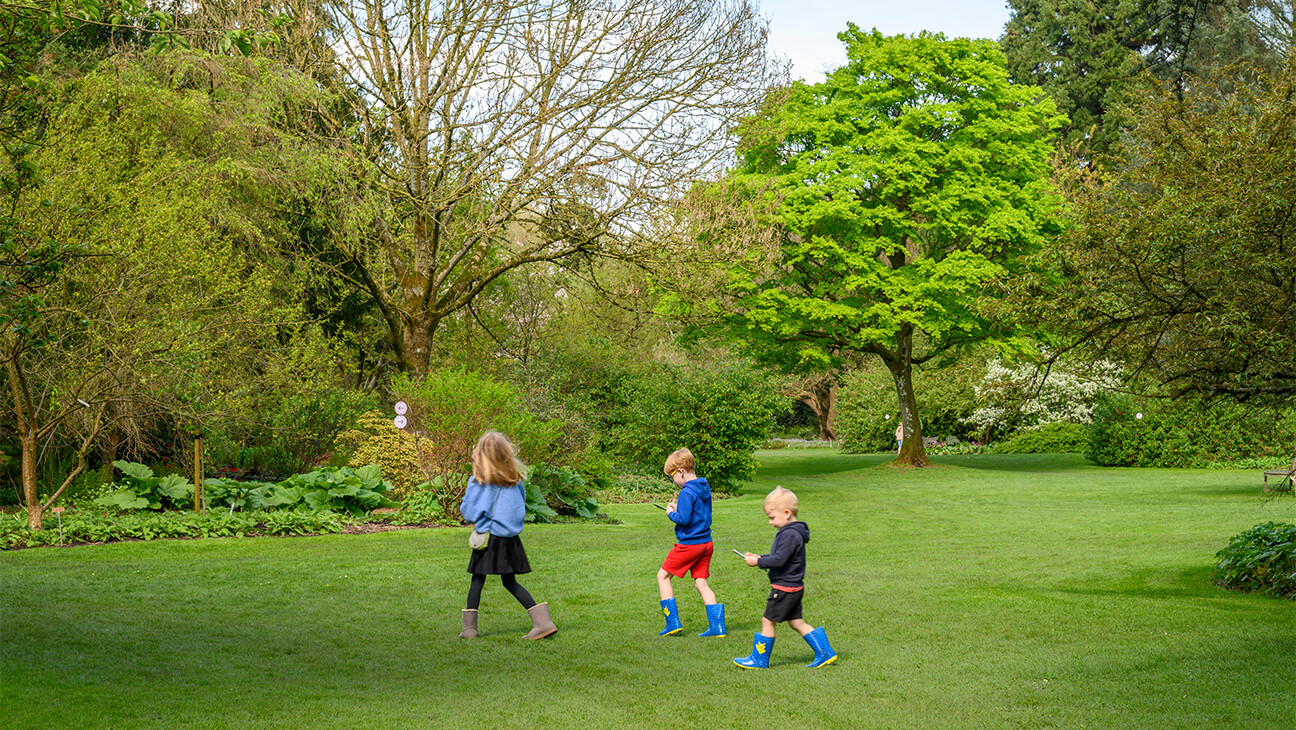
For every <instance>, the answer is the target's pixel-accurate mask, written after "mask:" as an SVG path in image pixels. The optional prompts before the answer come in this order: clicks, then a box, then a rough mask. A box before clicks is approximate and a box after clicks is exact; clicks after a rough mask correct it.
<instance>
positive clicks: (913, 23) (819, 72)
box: [760, 0, 1008, 83]
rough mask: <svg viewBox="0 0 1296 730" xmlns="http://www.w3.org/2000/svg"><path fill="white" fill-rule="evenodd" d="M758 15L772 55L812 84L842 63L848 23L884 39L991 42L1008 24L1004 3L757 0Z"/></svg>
mask: <svg viewBox="0 0 1296 730" xmlns="http://www.w3.org/2000/svg"><path fill="white" fill-rule="evenodd" d="M760 9H761V14H762V15H764V16H765V17H766V18H769V20H770V34H769V45H770V50H772V51H773V52H774V54H775V55H778V56H783V57H785V58H787V59H789V60H791V61H792V76H793V78H802V79H805V80H806V81H809V82H811V83H817V82H819V81H822V80H823V73H824V72H825V71H828V70H831V69H834V68H836V67H838V66H841V65H843V64H844V63H846V51H845V50H844V47H843V46H842V43H841V41H839V40H837V34H838V33H840V32H841V31H843V30H846V23H847V22H853V23H855V24H856V25H858V26H859V27H861V28H863V29H864V30H868V29H870V28H877V29H878V30H879V31H881V32H882V33H884V34H886V35H899V34H901V33H903V34H906V35H912V34H914V33H917V32H919V31H923V30H929V31H932V32H939V33H944V34H945V35H946V36H949V37H951V38H956V37H967V38H992V39H997V38H998V37H999V36H1000V35H1001V34H1002V33H1003V28H1004V24H1005V23H1007V22H1008V2H1007V0H760Z"/></svg>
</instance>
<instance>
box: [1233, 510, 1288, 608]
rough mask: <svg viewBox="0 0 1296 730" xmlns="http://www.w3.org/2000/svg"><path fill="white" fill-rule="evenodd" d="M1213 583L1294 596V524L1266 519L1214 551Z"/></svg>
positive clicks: (1244, 589) (1279, 595) (1282, 596)
mask: <svg viewBox="0 0 1296 730" xmlns="http://www.w3.org/2000/svg"><path fill="white" fill-rule="evenodd" d="M1215 557H1216V558H1218V559H1219V563H1218V564H1217V565H1216V566H1215V584H1216V585H1219V586H1221V587H1223V588H1230V589H1233V590H1239V591H1247V592H1251V591H1261V592H1263V593H1267V594H1269V595H1271V596H1276V597H1278V598H1286V599H1290V600H1296V525H1292V524H1286V523H1282V522H1266V523H1264V524H1261V525H1256V526H1255V527H1253V528H1251V529H1250V530H1247V531H1246V532H1243V533H1241V534H1239V535H1235V536H1234V537H1233V539H1232V540H1229V544H1228V547H1226V548H1224V549H1223V550H1221V551H1219V552H1218V553H1216V554H1215Z"/></svg>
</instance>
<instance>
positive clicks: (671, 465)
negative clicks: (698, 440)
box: [662, 449, 697, 476]
mask: <svg viewBox="0 0 1296 730" xmlns="http://www.w3.org/2000/svg"><path fill="white" fill-rule="evenodd" d="M662 469H663V471H665V472H666V476H670V475H671V474H674V473H675V472H676V471H678V470H680V469H683V470H684V471H686V472H695V471H697V462H696V461H694V460H693V452H692V451H689V450H688V449H677V450H676V451H675V452H674V453H672V454H671V455H670V456H668V457H666V466H664V467H662Z"/></svg>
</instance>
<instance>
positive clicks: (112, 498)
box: [94, 461, 194, 510]
mask: <svg viewBox="0 0 1296 730" xmlns="http://www.w3.org/2000/svg"><path fill="white" fill-rule="evenodd" d="M113 466H114V467H116V468H117V469H118V470H119V471H120V472H121V473H122V475H121V478H120V479H119V480H118V484H119V485H120V488H119V489H117V490H116V491H114V492H112V493H111V494H108V495H105V496H103V497H99V498H98V499H96V500H94V503H95V504H98V505H102V506H105V507H116V508H118V509H122V510H132V509H151V510H171V509H184V508H185V507H188V506H191V505H193V497H194V487H193V485H192V484H190V483H189V480H188V479H185V478H184V477H182V476H180V475H179V474H168V475H167V476H164V477H155V476H153V470H152V469H150V468H148V467H147V466H144V465H143V464H134V463H131V462H129V461H114V462H113Z"/></svg>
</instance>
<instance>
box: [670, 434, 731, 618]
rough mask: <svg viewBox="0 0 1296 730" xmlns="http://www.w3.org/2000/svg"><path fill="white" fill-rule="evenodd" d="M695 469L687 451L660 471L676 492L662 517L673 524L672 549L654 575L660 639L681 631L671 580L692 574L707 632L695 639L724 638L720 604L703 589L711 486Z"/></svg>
mask: <svg viewBox="0 0 1296 730" xmlns="http://www.w3.org/2000/svg"><path fill="white" fill-rule="evenodd" d="M696 469H697V464H696V462H695V461H694V459H693V452H691V451H689V450H688V449H679V450H678V451H676V452H675V453H673V454H671V455H670V457H669V458H667V459H666V466H665V468H664V471H665V472H666V475H667V476H669V477H670V478H671V481H672V482H674V483H675V486H677V487H679V488H680V493H679V496H678V497H676V498H675V500H674V501H672V502H671V503H670V504H669V505H667V506H666V516H667V517H668V518H670V521H671V522H674V523H675V546H674V547H672V548H671V551H670V553H668V554H667V555H666V560H665V562H663V563H662V567H661V570H658V571H657V588H658V589H659V590H660V591H661V608H662V613H663V614H664V615H665V616H666V628H665V629H663V630H662V631H660V632H659V635H660V636H670V635H671V634H678V633H679V632H681V631H683V630H684V625H683V624H682V623H680V618H679V610H678V609H677V608H676V607H675V590H674V589H673V588H672V587H671V577H672V576H674V577H676V578H682V577H684V574H685V573H691V574H692V576H693V585H694V586H696V587H697V590H698V593H700V594H702V602H703V603H704V604H706V613H707V623H708V628H707V630H706V631H703V632H702V633H700V634H698V636H724V635H725V623H724V604H723V603H716V596H715V592H714V591H712V590H711V587H710V586H708V585H707V578H708V577H709V576H710V575H711V555H712V553H714V552H715V545H714V543H712V542H711V485H710V484H708V483H707V480H705V479H703V478H701V477H699V476H698V475H697V474H696Z"/></svg>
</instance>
